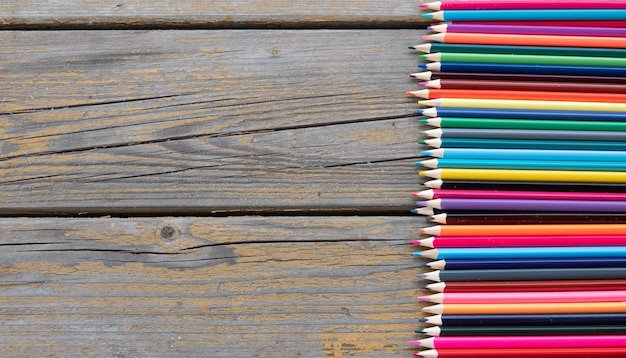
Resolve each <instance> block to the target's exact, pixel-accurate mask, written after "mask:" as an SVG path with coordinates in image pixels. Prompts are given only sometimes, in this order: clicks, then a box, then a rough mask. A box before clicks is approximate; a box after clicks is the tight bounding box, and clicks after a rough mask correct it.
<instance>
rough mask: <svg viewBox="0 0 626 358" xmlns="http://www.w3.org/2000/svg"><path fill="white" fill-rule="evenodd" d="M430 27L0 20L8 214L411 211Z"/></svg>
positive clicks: (0, 126) (1, 142)
mask: <svg viewBox="0 0 626 358" xmlns="http://www.w3.org/2000/svg"><path fill="white" fill-rule="evenodd" d="M419 35H420V33H419V32H417V31H410V30H387V31H379V30H377V31H359V30H350V31H147V32H142V31H123V32H120V31H76V32H72V31H70V32H0V53H2V54H3V55H2V57H0V69H1V71H0V81H2V83H3V84H4V86H3V87H2V88H0V102H1V103H0V113H1V114H0V135H1V137H0V173H1V174H2V177H1V178H2V179H1V180H0V182H1V186H0V196H1V197H2V198H3V200H2V202H0V214H4V215H8V214H13V215H19V214H72V215H76V214H78V213H90V214H103V215H106V214H112V215H117V214H142V215H145V214H151V215H152V214H156V213H158V214H162V215H169V214H190V213H191V214H207V213H213V214H214V213H216V212H229V213H233V212H263V211H273V210H282V211H285V210H290V211H291V210H295V211H309V212H310V211H316V212H319V211H320V210H327V211H334V212H338V213H339V212H343V213H356V212H370V213H373V212H378V211H386V210H392V211H394V210H395V211H396V212H400V211H406V210H408V209H409V208H410V207H411V206H412V200H411V198H410V196H409V195H408V193H409V192H410V191H412V190H414V189H415V188H416V186H417V184H418V178H417V171H416V170H415V168H413V166H412V162H413V161H414V160H415V159H417V157H418V156H419V151H420V148H419V146H418V145H417V144H416V141H417V140H418V139H419V135H418V131H419V128H418V127H419V126H418V124H417V122H416V119H415V117H413V116H412V111H413V109H414V108H415V107H416V102H415V100H414V99H411V98H406V96H405V95H404V91H406V90H408V89H412V88H414V86H415V83H414V82H412V81H411V80H410V79H409V78H408V76H407V75H408V73H410V72H412V71H414V67H415V65H416V64H417V63H418V61H417V60H416V59H415V57H414V56H415V55H414V54H413V53H411V52H410V51H409V50H407V49H406V45H407V44H412V43H414V40H415V39H416V38H418V36H419ZM164 208H167V209H164ZM164 210H165V211H164Z"/></svg>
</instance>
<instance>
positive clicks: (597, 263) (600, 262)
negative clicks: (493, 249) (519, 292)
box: [422, 257, 626, 290]
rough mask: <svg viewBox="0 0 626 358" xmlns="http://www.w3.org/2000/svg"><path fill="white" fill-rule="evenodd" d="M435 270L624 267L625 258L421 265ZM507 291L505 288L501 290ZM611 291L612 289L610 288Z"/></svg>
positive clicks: (473, 261) (444, 262)
mask: <svg viewBox="0 0 626 358" xmlns="http://www.w3.org/2000/svg"><path fill="white" fill-rule="evenodd" d="M422 267H427V268H431V269H435V270H444V269H445V270H483V269H511V268H517V269H527V268H559V267H561V268H564V267H580V268H582V267H626V258H624V257H615V258H602V257H600V258H567V257H566V258H556V259H489V260H487V259H480V260H471V259H456V260H438V261H432V262H428V263H425V264H422ZM502 289H503V290H507V288H506V287H504V288H502ZM611 289H613V288H611Z"/></svg>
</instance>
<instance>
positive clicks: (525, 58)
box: [419, 52, 626, 67]
mask: <svg viewBox="0 0 626 358" xmlns="http://www.w3.org/2000/svg"><path fill="white" fill-rule="evenodd" d="M419 57H420V58H421V59H424V60H429V61H441V62H473V63H507V64H525V65H558V66H592V67H626V58H620V57H590V56H553V55H521V54H494V53H457V52H440V53H431V54H427V55H419Z"/></svg>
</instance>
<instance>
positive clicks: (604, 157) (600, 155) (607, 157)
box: [421, 148, 626, 162]
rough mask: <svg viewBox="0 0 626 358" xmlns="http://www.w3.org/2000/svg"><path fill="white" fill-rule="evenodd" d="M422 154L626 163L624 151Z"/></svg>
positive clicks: (470, 150) (450, 150)
mask: <svg viewBox="0 0 626 358" xmlns="http://www.w3.org/2000/svg"><path fill="white" fill-rule="evenodd" d="M421 154H422V155H426V156H431V157H436V158H445V159H487V160H496V159H500V160H559V161H563V160H572V161H578V160H588V161H607V162H621V161H626V152H624V151H599V150H549V149H546V150H541V149H485V148H446V149H433V150H425V151H422V153H421Z"/></svg>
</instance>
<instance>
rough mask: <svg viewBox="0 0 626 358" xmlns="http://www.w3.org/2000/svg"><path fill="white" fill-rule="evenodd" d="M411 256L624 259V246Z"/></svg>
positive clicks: (503, 249) (459, 251) (439, 251)
mask: <svg viewBox="0 0 626 358" xmlns="http://www.w3.org/2000/svg"><path fill="white" fill-rule="evenodd" d="M413 256H417V257H425V258H429V259H433V260H441V259H514V258H519V259H524V258H558V257H568V258H573V257H624V256H626V246H585V247H580V246H566V247H486V248H442V249H432V250H426V251H419V252H414V253H413Z"/></svg>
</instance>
